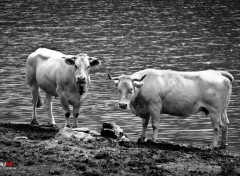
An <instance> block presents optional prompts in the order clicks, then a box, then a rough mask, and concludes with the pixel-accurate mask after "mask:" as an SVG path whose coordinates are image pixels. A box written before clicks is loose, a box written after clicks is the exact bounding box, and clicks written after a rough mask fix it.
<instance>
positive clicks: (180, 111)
mask: <svg viewBox="0 0 240 176" xmlns="http://www.w3.org/2000/svg"><path fill="white" fill-rule="evenodd" d="M197 104H198V103H196V102H192V103H189V102H188V103H183V102H181V101H179V102H170V103H167V104H163V105H162V111H161V113H162V114H170V115H174V116H182V117H187V116H190V115H192V114H195V113H196V112H198V109H199V106H198V105H197Z"/></svg>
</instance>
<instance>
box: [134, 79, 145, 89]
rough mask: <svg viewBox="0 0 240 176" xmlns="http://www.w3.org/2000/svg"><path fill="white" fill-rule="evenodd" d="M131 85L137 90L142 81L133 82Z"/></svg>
mask: <svg viewBox="0 0 240 176" xmlns="http://www.w3.org/2000/svg"><path fill="white" fill-rule="evenodd" d="M133 85H134V86H135V87H137V88H141V87H142V86H143V85H144V83H143V82H142V81H133Z"/></svg>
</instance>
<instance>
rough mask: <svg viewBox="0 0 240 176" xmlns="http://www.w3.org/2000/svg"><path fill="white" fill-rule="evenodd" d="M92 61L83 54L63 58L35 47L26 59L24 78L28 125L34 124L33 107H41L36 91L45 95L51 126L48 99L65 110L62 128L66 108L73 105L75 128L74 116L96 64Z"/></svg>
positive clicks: (51, 118) (75, 121)
mask: <svg viewBox="0 0 240 176" xmlns="http://www.w3.org/2000/svg"><path fill="white" fill-rule="evenodd" d="M100 64H101V62H100V61H99V60H97V59H96V58H93V57H89V56H88V55H86V54H78V55H65V54H63V53H61V52H58V51H54V50H50V49H46V48H39V49H37V50H36V51H35V52H33V53H32V54H30V55H29V56H28V58H27V62H26V79H27V83H28V85H29V87H30V90H31V93H32V103H33V115H32V121H31V123H32V124H38V121H37V117H36V107H40V106H41V105H42V102H41V95H40V92H39V88H41V89H42V90H43V91H44V92H45V93H46V98H45V102H44V105H45V108H46V110H47V112H48V118H49V121H50V123H51V124H53V125H54V124H55V120H54V117H53V115H52V99H53V97H54V96H55V97H59V99H60V103H61V105H62V107H63V110H64V111H65V117H66V124H65V125H66V126H67V127H69V126H70V124H69V116H70V108H69V104H70V105H72V106H73V117H74V121H73V127H77V125H78V124H77V117H78V115H79V109H80V106H81V105H82V103H83V101H84V99H85V97H86V94H87V92H88V89H89V84H90V76H89V70H90V68H91V67H94V66H98V65H100Z"/></svg>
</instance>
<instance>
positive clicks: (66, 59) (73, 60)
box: [65, 58, 75, 65]
mask: <svg viewBox="0 0 240 176" xmlns="http://www.w3.org/2000/svg"><path fill="white" fill-rule="evenodd" d="M65 62H66V63H67V64H68V65H75V59H74V58H65Z"/></svg>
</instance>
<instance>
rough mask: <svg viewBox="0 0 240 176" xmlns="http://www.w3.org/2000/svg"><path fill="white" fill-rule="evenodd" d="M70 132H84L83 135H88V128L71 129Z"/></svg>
mask: <svg viewBox="0 0 240 176" xmlns="http://www.w3.org/2000/svg"><path fill="white" fill-rule="evenodd" d="M72 131H78V132H84V133H89V132H90V130H89V128H84V127H82V128H73V129H72Z"/></svg>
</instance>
